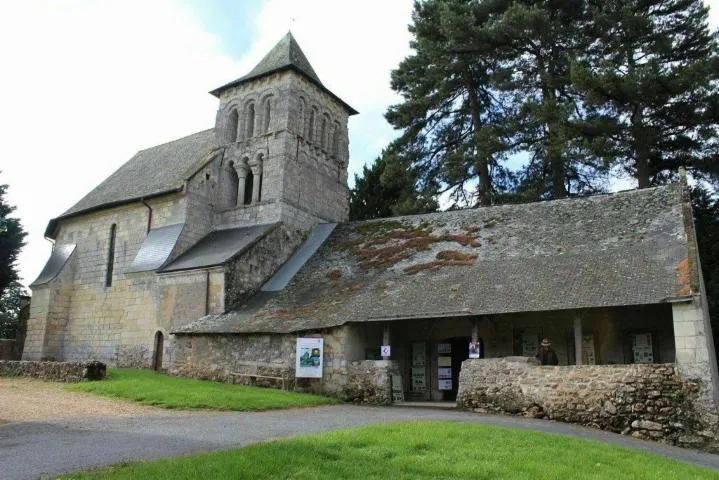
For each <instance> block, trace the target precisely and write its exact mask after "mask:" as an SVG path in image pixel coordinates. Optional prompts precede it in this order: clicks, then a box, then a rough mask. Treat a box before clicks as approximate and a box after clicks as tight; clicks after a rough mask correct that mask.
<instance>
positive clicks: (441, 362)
mask: <svg viewBox="0 0 719 480" xmlns="http://www.w3.org/2000/svg"><path fill="white" fill-rule="evenodd" d="M437 366H439V367H451V366H452V357H437Z"/></svg>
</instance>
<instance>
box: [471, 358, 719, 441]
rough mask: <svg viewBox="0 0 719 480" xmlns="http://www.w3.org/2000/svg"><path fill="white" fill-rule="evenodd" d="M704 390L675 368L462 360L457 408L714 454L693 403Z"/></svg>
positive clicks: (712, 428) (707, 421)
mask: <svg viewBox="0 0 719 480" xmlns="http://www.w3.org/2000/svg"><path fill="white" fill-rule="evenodd" d="M702 388H703V384H702V383H701V382H700V381H698V380H696V381H695V380H686V379H682V378H680V377H679V376H678V375H677V372H676V370H675V366H674V365H673V364H662V365H654V364H635V365H585V366H557V367H555V366H537V365H535V364H534V359H528V358H525V357H507V358H492V359H482V360H466V361H465V362H463V363H462V370H461V372H460V377H459V392H458V395H457V404H458V405H459V406H460V407H463V408H466V409H472V410H474V411H476V412H482V413H487V412H495V413H511V414H518V415H523V416H529V417H535V418H547V419H553V420H559V421H562V422H569V423H576V424H580V425H584V426H589V427H594V428H600V429H603V430H609V431H612V432H618V433H622V434H631V436H633V437H636V438H642V439H651V440H656V441H660V442H663V443H671V444H675V445H685V446H694V447H703V448H707V449H710V450H717V447H718V446H719V444H718V443H717V442H716V440H717V429H716V415H715V412H702V411H701V410H700V409H698V408H696V404H695V400H696V399H697V398H698V397H699V396H700V394H701V390H702Z"/></svg>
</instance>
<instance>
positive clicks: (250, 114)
mask: <svg viewBox="0 0 719 480" xmlns="http://www.w3.org/2000/svg"><path fill="white" fill-rule="evenodd" d="M245 121H246V122H247V124H246V126H247V130H246V134H245V138H252V137H254V136H255V104H254V103H250V104H249V105H248V106H247V116H246V120H245Z"/></svg>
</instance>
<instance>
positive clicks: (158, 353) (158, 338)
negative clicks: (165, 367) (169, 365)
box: [152, 330, 164, 371]
mask: <svg viewBox="0 0 719 480" xmlns="http://www.w3.org/2000/svg"><path fill="white" fill-rule="evenodd" d="M163 348H164V339H163V336H162V332H161V331H159V330H158V331H157V332H156V333H155V353H154V355H153V356H152V369H153V370H155V371H159V370H161V369H162V351H163Z"/></svg>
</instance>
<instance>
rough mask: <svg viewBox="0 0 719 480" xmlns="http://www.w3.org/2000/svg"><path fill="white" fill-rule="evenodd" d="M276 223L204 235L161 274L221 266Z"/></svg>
mask: <svg viewBox="0 0 719 480" xmlns="http://www.w3.org/2000/svg"><path fill="white" fill-rule="evenodd" d="M277 225H278V224H276V223H264V224H261V225H253V226H251V227H240V228H228V229H225V230H215V231H213V232H210V233H209V234H207V235H205V236H204V237H202V238H201V239H200V241H199V242H197V243H196V244H195V245H193V246H192V247H190V249H189V250H187V251H186V252H185V253H183V254H182V255H180V256H179V257H178V258H177V259H175V260H173V261H172V262H171V263H170V264H169V265H167V266H166V267H164V268H163V269H162V270H161V272H163V273H165V272H176V271H179V270H192V269H195V268H206V267H214V266H217V265H222V264H223V263H225V262H226V261H227V260H229V259H231V258H232V257H234V256H236V255H238V254H240V253H242V252H243V251H245V250H247V249H248V248H250V247H251V246H252V245H253V244H254V243H255V242H257V240H259V239H260V238H262V237H263V236H264V235H266V234H267V233H268V232H269V231H270V230H272V229H273V228H276V227H277Z"/></svg>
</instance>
